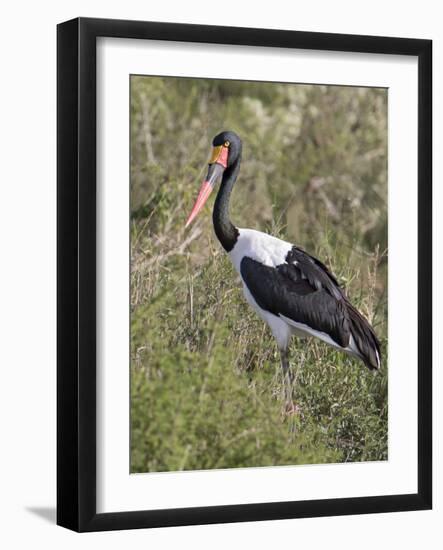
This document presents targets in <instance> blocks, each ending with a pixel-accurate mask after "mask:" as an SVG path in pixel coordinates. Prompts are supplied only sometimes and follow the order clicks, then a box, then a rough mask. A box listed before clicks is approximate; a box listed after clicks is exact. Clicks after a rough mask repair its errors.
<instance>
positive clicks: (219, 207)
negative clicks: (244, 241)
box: [212, 155, 241, 252]
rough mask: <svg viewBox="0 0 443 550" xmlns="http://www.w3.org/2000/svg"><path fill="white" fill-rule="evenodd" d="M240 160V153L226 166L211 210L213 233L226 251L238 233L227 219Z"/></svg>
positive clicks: (235, 240)
mask: <svg viewBox="0 0 443 550" xmlns="http://www.w3.org/2000/svg"><path fill="white" fill-rule="evenodd" d="M240 162H241V155H239V156H238V157H237V159H236V160H235V161H234V163H233V164H232V165H231V166H229V167H228V168H226V170H225V172H224V174H223V179H222V181H221V184H220V189H219V191H218V193H217V198H216V199H215V203H214V210H213V212H212V221H213V223H214V230H215V234H216V235H217V238H218V240H219V241H220V243H221V245H222V246H223V248H224V249H225V250H226V252H230V251H231V250H232V249H233V248H234V246H235V243H236V242H237V239H238V235H239V232H238V229H237V228H236V227H235V225H234V224H233V223H232V222H231V220H230V219H229V199H230V196H231V191H232V188H233V187H234V183H235V181H236V180H237V176H238V173H239V171H240Z"/></svg>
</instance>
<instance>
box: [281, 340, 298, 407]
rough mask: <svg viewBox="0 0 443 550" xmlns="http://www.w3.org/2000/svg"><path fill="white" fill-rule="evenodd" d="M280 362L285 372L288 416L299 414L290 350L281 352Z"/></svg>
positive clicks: (284, 381) (284, 380) (284, 383)
mask: <svg viewBox="0 0 443 550" xmlns="http://www.w3.org/2000/svg"><path fill="white" fill-rule="evenodd" d="M280 360H281V366H282V371H283V386H284V391H285V410H286V412H287V413H288V414H293V413H294V412H297V406H296V405H295V404H294V375H293V373H292V370H291V365H290V364H289V353H288V348H285V349H281V350H280Z"/></svg>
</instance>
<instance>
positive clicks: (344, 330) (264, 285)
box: [240, 246, 380, 368]
mask: <svg viewBox="0 0 443 550" xmlns="http://www.w3.org/2000/svg"><path fill="white" fill-rule="evenodd" d="M240 271H241V275H242V278H243V280H244V282H245V284H246V286H247V287H248V289H249V291H250V292H251V294H252V296H253V297H254V299H255V301H256V302H257V304H258V305H259V306H260V307H261V308H262V309H264V310H266V311H269V312H270V313H273V314H274V315H277V316H278V315H284V316H285V317H287V318H289V319H291V320H293V321H295V322H297V323H303V324H304V325H307V326H308V327H310V328H312V329H313V330H316V331H320V332H324V333H326V334H327V335H329V336H330V338H332V340H333V341H334V342H335V343H336V344H338V345H339V346H340V347H342V348H346V347H347V346H348V345H349V342H350V336H351V334H352V336H353V337H354V340H355V342H356V345H357V347H358V349H359V352H360V354H361V358H362V359H363V360H364V362H365V363H366V365H367V366H368V367H370V368H378V367H379V357H380V348H379V343H378V340H377V337H376V336H375V333H374V331H373V330H372V328H371V326H370V325H369V323H368V322H367V321H366V320H365V319H364V318H363V317H362V316H361V315H360V314H359V313H358V311H357V310H355V308H353V306H352V305H351V304H350V303H349V301H348V300H347V298H346V296H345V294H344V293H343V291H342V289H341V288H340V286H339V284H338V282H337V279H336V278H335V277H334V275H333V274H332V273H330V271H329V270H328V269H327V268H326V266H324V265H323V264H322V263H321V262H320V261H319V260H317V259H316V258H313V257H312V256H310V255H309V254H307V253H306V252H304V251H303V250H301V249H299V248H297V247H295V246H294V247H293V248H292V249H291V250H290V252H289V253H288V255H287V256H286V261H285V263H282V264H281V265H279V266H277V267H269V266H266V265H263V264H262V263H260V262H257V261H256V260H253V259H252V258H249V257H247V256H245V257H244V258H243V260H242V262H241V265H240Z"/></svg>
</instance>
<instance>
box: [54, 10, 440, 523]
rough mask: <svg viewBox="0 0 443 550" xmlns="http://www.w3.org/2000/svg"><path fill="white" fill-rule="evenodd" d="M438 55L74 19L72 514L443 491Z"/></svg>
mask: <svg viewBox="0 0 443 550" xmlns="http://www.w3.org/2000/svg"><path fill="white" fill-rule="evenodd" d="M431 67H432V44H431V41H429V40H417V39H405V38H386V37H371V36H353V35H335V34H322V33H306V32H295V31H285V30H264V29H252V28H247V29H246V28H234V27H232V28H227V27H216V26H213V27H211V26H198V25H181V24H170V23H148V22H137V21H114V20H102V19H82V18H80V19H75V20H72V21H68V22H65V23H62V24H60V25H59V26H58V130H57V133H58V153H57V156H58V171H57V178H58V384H57V392H58V401H57V404H58V432H57V438H58V472H57V478H58V505H57V522H58V524H59V525H62V526H64V527H68V528H70V529H74V530H77V531H98V530H110V529H129V528H141V527H160V526H174V525H186V524H207V523H220V522H238V521H253V520H269V519H283V518H298V517H313V516H325V515H343V514H362V513H374V512H394V511H406V510H419V509H429V508H431V505H432V496H431V495H432V440H431V435H432V424H431V410H432V400H431V390H432V385H431V349H432V345H431V342H432V325H431V282H432V281H431V227H432V223H431V199H432V196H431V176H432V173H431V165H432V154H431V136H432V131H431V129H432V126H431V104H432V87H431V75H432V68H431Z"/></svg>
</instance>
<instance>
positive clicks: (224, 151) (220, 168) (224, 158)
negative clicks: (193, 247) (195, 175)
mask: <svg viewBox="0 0 443 550" xmlns="http://www.w3.org/2000/svg"><path fill="white" fill-rule="evenodd" d="M228 154H229V143H228V142H226V143H224V144H223V145H218V146H216V147H214V148H213V149H212V155H211V158H210V159H209V167H208V173H207V175H206V178H205V179H204V181H203V183H202V186H201V187H200V192H199V194H198V197H197V200H196V201H195V204H194V207H193V209H192V211H191V213H190V214H189V218H188V220H187V222H186V225H185V227H188V225H190V224H191V223H192V221H193V220H194V218H195V217H196V216H197V214H198V213H199V212H200V210H201V209H202V208H203V206H204V204H205V202H206V201H207V200H208V197H209V195H210V194H211V191H212V190H213V189H214V187H215V184H216V183H217V182H218V181H219V180H220V179H221V177H222V175H223V172H224V171H225V169H226V167H227V166H228Z"/></svg>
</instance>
